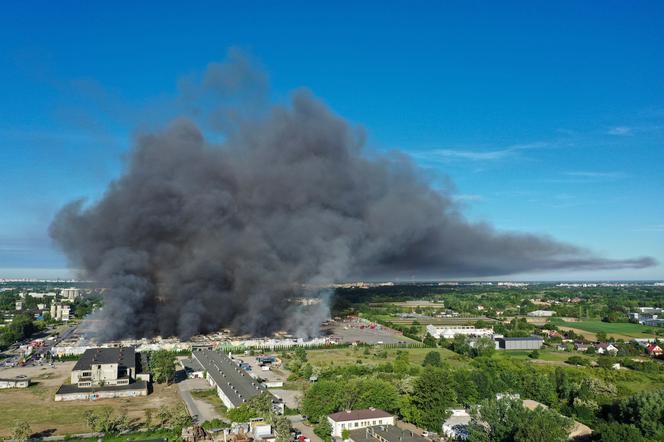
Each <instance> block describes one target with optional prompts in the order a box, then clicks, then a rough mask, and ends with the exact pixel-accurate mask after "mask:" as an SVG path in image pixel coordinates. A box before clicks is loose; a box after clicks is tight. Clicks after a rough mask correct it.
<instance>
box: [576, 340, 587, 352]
mask: <svg viewBox="0 0 664 442" xmlns="http://www.w3.org/2000/svg"><path fill="white" fill-rule="evenodd" d="M574 349H576V351H583V352H585V351H586V350H588V344H584V343H583V342H575V343H574Z"/></svg>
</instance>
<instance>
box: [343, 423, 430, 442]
mask: <svg viewBox="0 0 664 442" xmlns="http://www.w3.org/2000/svg"><path fill="white" fill-rule="evenodd" d="M349 439H350V440H351V441H352V442H426V441H427V439H425V438H424V437H422V436H420V435H418V434H415V433H413V432H412V431H409V430H402V429H401V428H399V427H396V426H394V425H377V426H372V427H366V428H362V429H360V430H352V431H350V432H349Z"/></svg>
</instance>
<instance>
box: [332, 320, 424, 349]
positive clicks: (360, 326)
mask: <svg viewBox="0 0 664 442" xmlns="http://www.w3.org/2000/svg"><path fill="white" fill-rule="evenodd" d="M323 330H324V331H325V332H326V333H327V334H329V335H331V336H337V337H339V338H340V342H343V343H351V344H352V343H353V342H360V343H366V344H398V343H402V342H414V341H413V340H412V339H410V338H407V337H405V336H403V335H402V334H401V332H398V331H396V330H393V329H391V328H388V327H384V326H382V325H380V324H375V323H372V322H369V321H367V320H365V319H361V318H347V319H344V320H342V321H335V322H333V323H331V324H328V325H326V326H325V327H324V328H323Z"/></svg>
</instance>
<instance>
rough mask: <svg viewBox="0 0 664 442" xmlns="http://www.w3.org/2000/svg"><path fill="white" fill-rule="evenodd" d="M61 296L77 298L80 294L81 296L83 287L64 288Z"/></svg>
mask: <svg viewBox="0 0 664 442" xmlns="http://www.w3.org/2000/svg"><path fill="white" fill-rule="evenodd" d="M60 296H62V297H63V298H67V299H70V300H72V301H73V300H74V299H76V298H78V297H79V296H81V289H77V288H75V287H70V288H68V289H62V290H61V291H60Z"/></svg>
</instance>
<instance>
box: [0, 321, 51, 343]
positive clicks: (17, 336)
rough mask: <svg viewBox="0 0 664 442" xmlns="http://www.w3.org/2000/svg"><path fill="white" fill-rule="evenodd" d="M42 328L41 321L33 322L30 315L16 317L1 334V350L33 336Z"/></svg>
mask: <svg viewBox="0 0 664 442" xmlns="http://www.w3.org/2000/svg"><path fill="white" fill-rule="evenodd" d="M41 327H43V324H42V323H40V321H33V320H32V317H31V316H30V315H29V314H17V315H15V316H14V318H13V319H12V321H11V322H10V323H9V324H8V325H7V326H6V327H4V328H3V329H2V332H1V333H0V350H2V349H5V348H7V347H9V346H10V345H12V344H13V343H15V342H18V341H20V340H22V339H25V338H28V337H30V336H32V334H33V333H35V332H36V331H38V330H39V329H40V328H41Z"/></svg>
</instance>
